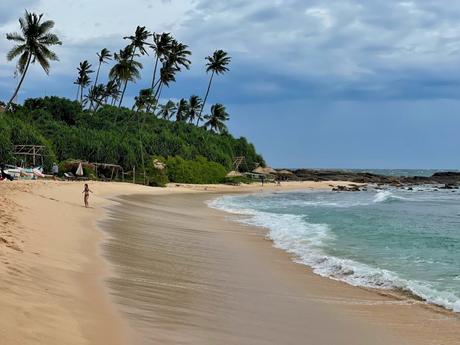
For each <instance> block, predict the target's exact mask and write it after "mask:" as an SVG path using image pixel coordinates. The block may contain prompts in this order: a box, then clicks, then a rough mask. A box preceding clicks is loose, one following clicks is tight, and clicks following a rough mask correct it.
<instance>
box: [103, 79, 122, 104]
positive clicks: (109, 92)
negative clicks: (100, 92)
mask: <svg viewBox="0 0 460 345" xmlns="http://www.w3.org/2000/svg"><path fill="white" fill-rule="evenodd" d="M120 93H121V91H120V85H119V84H118V82H117V80H114V79H113V80H109V81H108V82H107V84H106V85H105V96H106V98H105V103H106V104H107V101H108V99H109V97H111V98H112V103H111V104H112V105H114V103H115V102H116V101H117V99H118V97H120Z"/></svg>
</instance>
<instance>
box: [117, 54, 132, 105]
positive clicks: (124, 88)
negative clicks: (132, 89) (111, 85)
mask: <svg viewBox="0 0 460 345" xmlns="http://www.w3.org/2000/svg"><path fill="white" fill-rule="evenodd" d="M134 55H136V48H134V50H133V54H132V55H131V64H132V63H133V61H134ZM127 85H128V79H126V81H125V86H123V92H122V93H121V97H120V103H118V108H120V107H121V103H122V102H123V97H124V96H125V91H126V86H127Z"/></svg>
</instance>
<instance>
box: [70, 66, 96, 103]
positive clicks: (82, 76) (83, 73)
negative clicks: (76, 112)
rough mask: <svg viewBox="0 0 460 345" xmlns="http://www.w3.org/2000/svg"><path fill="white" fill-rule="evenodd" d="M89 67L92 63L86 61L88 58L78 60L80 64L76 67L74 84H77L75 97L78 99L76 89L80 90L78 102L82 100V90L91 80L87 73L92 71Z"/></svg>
mask: <svg viewBox="0 0 460 345" xmlns="http://www.w3.org/2000/svg"><path fill="white" fill-rule="evenodd" d="M91 67H92V65H91V64H90V63H89V62H88V60H85V61H83V62H80V65H79V66H78V67H77V71H78V76H77V80H75V82H74V84H77V85H78V90H77V99H78V91H80V103H81V102H82V101H83V91H84V89H85V88H86V87H87V86H88V85H89V84H90V81H91V80H90V78H89V75H90V74H91V73H93V72H94V71H93V70H92V69H91Z"/></svg>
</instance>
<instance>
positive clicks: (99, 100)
mask: <svg viewBox="0 0 460 345" xmlns="http://www.w3.org/2000/svg"><path fill="white" fill-rule="evenodd" d="M106 98H107V94H106V90H105V85H104V84H98V85H96V86H91V87H90V89H89V91H88V94H87V95H86V96H85V98H84V99H83V105H86V104H88V103H89V104H90V106H89V110H90V111H91V110H93V106H94V111H97V109H98V108H99V107H100V106H101V105H102V104H103V103H104V100H105V99H106Z"/></svg>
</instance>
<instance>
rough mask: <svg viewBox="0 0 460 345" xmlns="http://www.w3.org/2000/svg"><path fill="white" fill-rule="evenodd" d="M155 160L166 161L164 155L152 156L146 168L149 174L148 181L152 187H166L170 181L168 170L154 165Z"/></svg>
mask: <svg viewBox="0 0 460 345" xmlns="http://www.w3.org/2000/svg"><path fill="white" fill-rule="evenodd" d="M154 161H160V162H161V163H165V160H164V158H163V157H152V158H151V159H149V161H148V163H147V164H146V165H147V166H146V169H145V170H146V175H147V181H146V183H147V185H149V186H151V187H166V184H167V183H168V182H169V179H168V175H167V170H166V169H158V168H156V167H155V165H154Z"/></svg>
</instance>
